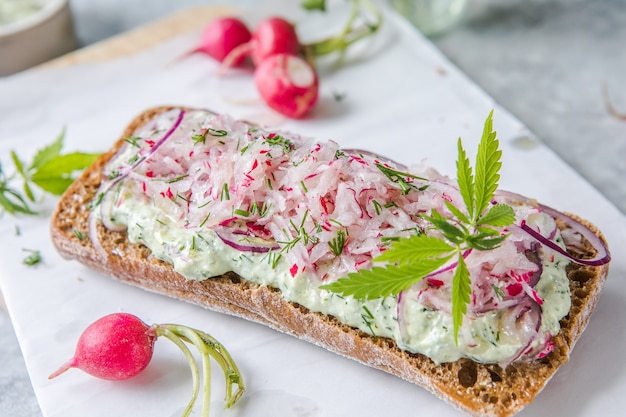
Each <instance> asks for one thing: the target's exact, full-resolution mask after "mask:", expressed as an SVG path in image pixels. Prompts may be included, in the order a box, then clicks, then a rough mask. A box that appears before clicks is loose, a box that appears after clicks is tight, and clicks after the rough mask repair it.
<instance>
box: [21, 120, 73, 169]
mask: <svg viewBox="0 0 626 417" xmlns="http://www.w3.org/2000/svg"><path fill="white" fill-rule="evenodd" d="M64 138H65V129H63V130H62V131H61V133H60V134H59V136H57V138H56V140H55V141H54V142H52V143H51V144H50V145H48V146H46V147H44V148H42V149H40V150H39V151H38V152H37V153H36V154H35V156H34V157H33V161H32V162H31V164H30V166H29V167H28V170H29V171H32V170H36V169H38V168H39V167H40V166H42V165H43V164H45V163H46V162H48V161H51V160H53V159H54V158H56V157H57V156H59V154H60V153H61V149H62V148H63V139H64Z"/></svg>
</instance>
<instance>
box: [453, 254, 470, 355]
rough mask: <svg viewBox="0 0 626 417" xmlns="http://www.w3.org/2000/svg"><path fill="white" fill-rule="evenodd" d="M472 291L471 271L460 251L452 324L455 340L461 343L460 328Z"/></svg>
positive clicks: (455, 272)
mask: <svg viewBox="0 0 626 417" xmlns="http://www.w3.org/2000/svg"><path fill="white" fill-rule="evenodd" d="M471 293H472V288H471V280H470V273H469V270H468V269H467V265H466V264H465V259H463V254H462V253H459V260H458V263H457V266H456V268H455V270H454V276H453V277H452V324H453V327H454V342H455V343H456V344H457V345H458V344H459V329H460V328H461V325H462V324H463V316H464V315H465V313H466V312H467V304H468V303H469V300H470V294H471Z"/></svg>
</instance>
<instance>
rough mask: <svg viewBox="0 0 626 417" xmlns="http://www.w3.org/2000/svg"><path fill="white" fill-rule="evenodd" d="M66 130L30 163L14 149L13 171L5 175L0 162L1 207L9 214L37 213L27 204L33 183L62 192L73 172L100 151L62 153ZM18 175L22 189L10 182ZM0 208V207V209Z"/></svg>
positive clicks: (12, 155) (33, 186) (33, 193)
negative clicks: (92, 152)
mask: <svg viewBox="0 0 626 417" xmlns="http://www.w3.org/2000/svg"><path fill="white" fill-rule="evenodd" d="M64 139H65V130H63V131H61V133H60V134H59V135H58V136H57V138H56V139H55V140H54V142H52V143H51V144H49V145H47V146H45V147H43V148H42V149H39V150H38V151H37V152H36V153H35V156H34V157H33V159H32V161H31V162H30V164H26V163H24V161H22V160H21V159H20V158H19V156H18V155H17V153H16V152H15V151H11V160H12V161H13V165H15V174H14V175H12V176H7V175H6V174H5V172H4V171H3V169H2V165H1V164H0V208H1V209H2V211H6V212H7V213H9V214H17V213H22V214H37V212H36V211H34V210H33V209H31V207H30V204H31V203H35V202H36V201H37V198H36V196H35V192H34V191H33V190H34V188H35V186H36V187H38V188H40V189H41V190H43V191H44V192H47V193H50V194H53V195H61V194H63V192H64V191H65V190H66V189H67V187H69V186H70V184H71V183H72V182H74V180H75V177H76V173H78V172H80V171H82V170H83V169H85V168H86V167H88V166H89V165H91V164H92V163H93V162H94V161H95V160H96V158H97V157H98V156H99V154H91V153H82V152H72V153H68V154H61V150H62V149H63V140H64ZM16 176H19V177H20V178H21V179H22V183H23V184H22V191H23V195H22V192H20V191H18V190H17V189H16V188H15V187H14V186H12V185H11V183H12V182H13V181H14V180H15V179H16ZM0 212H1V211H0Z"/></svg>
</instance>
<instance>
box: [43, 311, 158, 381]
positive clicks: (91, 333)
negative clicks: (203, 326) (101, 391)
mask: <svg viewBox="0 0 626 417" xmlns="http://www.w3.org/2000/svg"><path fill="white" fill-rule="evenodd" d="M155 340H156V335H155V333H154V331H153V329H152V328H150V327H149V326H147V325H146V324H145V323H144V322H142V321H141V320H139V318H137V317H136V316H134V315H132V314H124V313H115V314H109V315H107V316H104V317H102V318H100V319H99V320H97V321H95V322H94V323H92V324H91V325H89V327H87V329H86V330H85V331H84V332H83V334H82V335H81V336H80V338H79V340H78V343H77V345H76V351H75V353H74V357H72V358H71V359H70V360H69V361H68V362H66V363H65V364H64V365H63V366H61V368H59V369H58V370H57V371H56V372H54V373H53V374H52V375H50V377H49V379H52V378H55V377H57V376H59V375H60V374H62V373H63V372H65V371H67V370H68V369H70V368H78V369H81V370H83V371H84V372H86V373H88V374H90V375H92V376H95V377H97V378H101V379H107V380H112V381H117V380H122V379H128V378H131V377H133V376H135V375H137V374H138V373H140V372H141V371H143V370H144V369H145V368H146V366H148V363H150V360H151V359H152V352H153V348H154V341H155Z"/></svg>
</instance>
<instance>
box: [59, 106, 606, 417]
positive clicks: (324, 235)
mask: <svg viewBox="0 0 626 417" xmlns="http://www.w3.org/2000/svg"><path fill="white" fill-rule="evenodd" d="M458 149H459V158H458V161H457V168H458V169H457V179H456V180H454V181H452V180H451V179H449V178H447V177H445V176H443V175H441V174H439V173H438V172H437V171H435V170H434V169H432V168H429V167H425V166H422V165H416V166H411V167H407V166H404V165H402V164H399V163H395V162H393V161H391V160H388V159H385V158H384V157H381V156H377V155H375V154H372V153H370V152H366V151H359V150H348V149H341V148H340V146H339V145H338V144H337V143H335V142H332V141H329V142H319V141H315V140H312V139H309V138H303V137H299V136H297V135H291V134H287V133H284V132H271V131H268V130H265V129H261V128H259V127H257V126H253V125H249V124H246V123H244V122H241V121H237V120H233V119H231V118H229V117H226V116H222V115H217V114H215V113H212V112H210V111H207V110H201V109H189V108H179V107H159V108H154V109H150V110H147V111H145V112H144V113H143V114H141V115H139V116H138V117H137V118H135V120H134V121H133V122H132V123H131V124H130V125H129V126H128V127H127V129H126V131H125V132H124V133H123V136H122V138H120V139H119V140H118V141H117V142H116V144H115V145H114V146H113V148H112V149H111V150H110V151H109V152H107V153H106V154H104V155H103V156H102V157H101V158H100V159H99V160H98V161H97V162H96V163H95V164H94V165H93V166H92V167H91V168H89V169H88V170H87V171H86V172H84V174H83V175H82V177H80V178H79V179H78V180H77V181H76V182H75V183H74V184H73V185H72V186H71V187H70V188H69V190H68V191H67V192H66V193H65V195H64V196H63V197H62V199H61V200H60V202H59V205H58V208H57V210H56V212H55V214H54V216H53V219H52V225H51V230H52V238H53V241H54V243H55V245H56V247H57V249H58V250H59V252H60V253H61V254H62V255H63V256H64V257H66V258H69V259H76V260H78V261H80V262H82V263H84V264H86V265H88V266H89V267H92V268H94V269H97V270H100V271H104V272H106V273H108V274H111V275H112V276H114V277H116V278H117V279H119V280H121V281H124V282H128V283H131V284H133V285H137V286H140V287H143V288H145V289H147V290H150V291H154V292H157V293H163V294H167V295H169V296H172V297H176V298H179V299H182V300H185V301H189V302H192V303H196V304H199V305H202V306H205V307H207V308H210V309H212V310H217V311H220V312H224V313H228V314H232V315H236V316H241V317H244V318H246V319H249V320H252V321H255V322H258V323H263V324H266V325H268V326H270V327H272V328H275V329H278V330H280V331H283V332H286V333H289V334H292V335H294V336H296V337H299V338H301V339H304V340H307V341H309V342H313V343H315V344H317V345H320V346H323V347H325V348H327V349H329V350H331V351H334V352H337V353H339V354H342V355H345V356H347V357H350V358H352V359H355V360H357V361H359V362H362V363H364V364H367V365H369V366H372V367H375V368H379V369H382V370H384V371H387V372H389V373H392V374H395V375H397V376H399V377H401V378H404V379H406V380H408V381H411V382H414V383H416V384H418V385H421V386H423V387H425V388H426V389H428V390H430V391H431V392H433V393H434V394H436V395H437V396H439V397H441V398H443V399H444V400H446V401H448V402H450V403H451V404H453V405H454V406H455V407H458V408H460V409H461V410H464V411H465V412H467V413H469V414H472V415H476V416H509V415H512V414H514V413H516V412H518V411H519V410H520V409H522V408H523V407H524V406H526V405H528V404H529V403H530V402H531V401H532V400H533V398H535V396H536V395H537V394H538V393H539V391H541V389H542V388H543V387H544V386H545V384H546V383H547V382H548V380H549V379H550V378H551V377H552V375H553V374H554V373H555V372H556V371H557V370H558V368H559V367H560V366H561V365H563V364H564V363H565V362H567V360H568V358H569V354H570V351H571V349H572V348H573V346H574V344H575V343H576V341H577V340H578V339H579V337H580V335H581V333H582V331H583V329H584V328H585V326H586V325H587V323H588V321H589V317H590V315H591V313H592V311H593V309H594V308H595V305H596V303H597V301H598V298H599V295H600V293H601V290H602V287H603V284H604V281H605V279H606V276H607V272H608V262H609V258H610V257H609V253H608V250H607V248H606V245H605V242H604V239H603V237H602V235H601V234H600V232H599V231H598V230H597V229H596V228H595V227H594V226H593V225H591V224H589V223H588V222H587V221H585V220H583V219H580V218H577V217H576V216H573V215H566V214H562V213H560V212H557V211H556V210H553V209H550V208H548V207H545V206H543V205H541V204H539V203H537V202H536V201H533V200H530V199H527V198H524V197H521V196H519V195H516V194H512V193H507V192H503V191H500V190H498V189H497V184H498V179H499V174H498V171H499V168H500V164H501V163H500V153H501V152H500V150H499V149H498V141H497V139H496V138H495V133H494V132H492V124H491V116H489V118H488V119H487V122H486V123H485V130H484V133H483V138H482V140H481V144H480V146H479V149H478V154H477V155H478V156H477V160H476V162H475V164H474V165H475V166H474V167H472V164H470V162H469V159H468V158H467V155H466V153H465V150H464V149H463V146H462V144H461V142H460V141H459V146H458Z"/></svg>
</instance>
